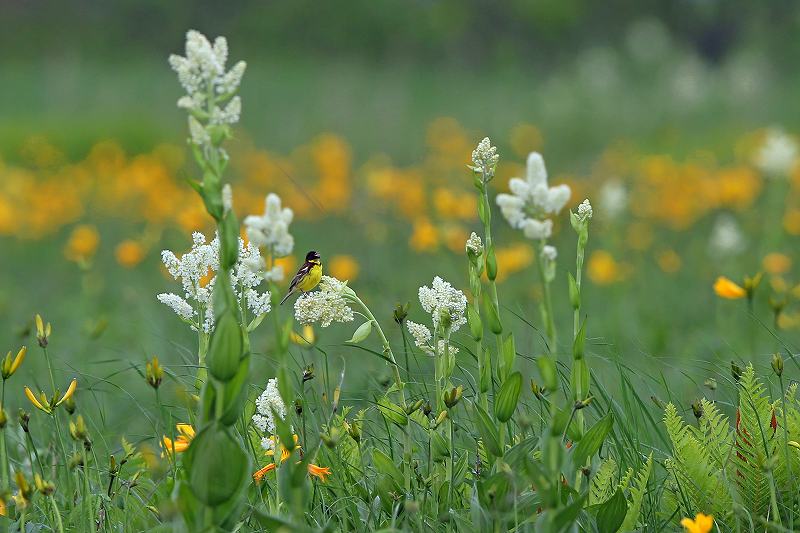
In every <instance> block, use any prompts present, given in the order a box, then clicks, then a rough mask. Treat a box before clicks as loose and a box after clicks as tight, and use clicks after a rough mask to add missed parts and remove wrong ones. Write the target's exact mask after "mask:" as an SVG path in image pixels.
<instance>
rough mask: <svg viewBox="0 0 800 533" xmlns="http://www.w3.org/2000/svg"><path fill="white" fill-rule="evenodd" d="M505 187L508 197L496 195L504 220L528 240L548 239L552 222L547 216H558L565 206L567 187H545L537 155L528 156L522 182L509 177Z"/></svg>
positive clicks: (542, 171)
mask: <svg viewBox="0 0 800 533" xmlns="http://www.w3.org/2000/svg"><path fill="white" fill-rule="evenodd" d="M508 186H509V189H511V194H498V195H497V199H496V201H497V205H498V207H500V212H501V213H502V214H503V217H505V219H506V220H507V221H508V223H509V224H511V227H513V228H516V229H519V230H522V232H523V233H524V234H525V236H526V237H528V238H529V239H547V238H549V237H550V235H551V234H552V232H553V221H552V220H550V219H549V218H546V217H547V216H548V215H556V214H558V213H559V212H560V211H561V210H562V209H563V208H564V206H565V205H566V204H567V202H568V201H569V197H570V194H571V191H570V188H569V186H567V185H556V186H555V187H550V186H549V185H548V183H547V170H546V169H545V166H544V160H543V159H542V156H541V155H540V154H538V153H537V152H532V153H531V154H530V155H529V156H528V163H527V169H526V173H525V179H522V178H511V180H509V182H508Z"/></svg>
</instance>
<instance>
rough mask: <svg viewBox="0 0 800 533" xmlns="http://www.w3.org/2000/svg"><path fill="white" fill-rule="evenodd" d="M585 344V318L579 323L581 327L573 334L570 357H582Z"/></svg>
mask: <svg viewBox="0 0 800 533" xmlns="http://www.w3.org/2000/svg"><path fill="white" fill-rule="evenodd" d="M585 344H586V319H583V322H582V323H581V329H579V330H578V334H577V335H576V336H575V341H574V342H573V343H572V358H573V359H576V360H577V359H583V354H584V345H585Z"/></svg>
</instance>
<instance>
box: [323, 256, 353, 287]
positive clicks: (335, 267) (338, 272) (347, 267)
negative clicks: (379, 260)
mask: <svg viewBox="0 0 800 533" xmlns="http://www.w3.org/2000/svg"><path fill="white" fill-rule="evenodd" d="M327 267H328V271H329V272H330V273H331V275H332V276H333V277H334V278H338V279H340V280H343V281H344V280H348V281H354V280H355V279H356V278H357V277H358V271H359V266H358V262H357V261H356V260H355V258H354V257H353V256H351V255H334V256H333V257H331V258H330V260H328V264H327Z"/></svg>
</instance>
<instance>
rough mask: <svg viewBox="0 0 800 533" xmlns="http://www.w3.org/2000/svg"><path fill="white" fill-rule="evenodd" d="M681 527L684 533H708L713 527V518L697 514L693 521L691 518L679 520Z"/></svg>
mask: <svg viewBox="0 0 800 533" xmlns="http://www.w3.org/2000/svg"><path fill="white" fill-rule="evenodd" d="M681 525H682V526H683V529H684V531H686V533H708V532H709V531H711V528H712V527H714V517H713V516H711V515H705V514H703V513H697V516H695V517H694V520H692V519H691V518H684V519H683V520H681Z"/></svg>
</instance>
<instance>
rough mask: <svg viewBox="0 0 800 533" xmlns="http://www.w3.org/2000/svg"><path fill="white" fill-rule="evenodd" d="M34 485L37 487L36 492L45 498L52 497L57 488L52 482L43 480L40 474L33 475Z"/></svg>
mask: <svg viewBox="0 0 800 533" xmlns="http://www.w3.org/2000/svg"><path fill="white" fill-rule="evenodd" d="M33 484H34V485H35V486H36V490H37V491H38V492H39V494H41V495H43V496H50V495H51V494H53V493H54V492H55V491H56V486H55V485H53V483H51V482H50V481H45V480H43V479H42V476H40V475H39V474H34V475H33Z"/></svg>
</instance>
